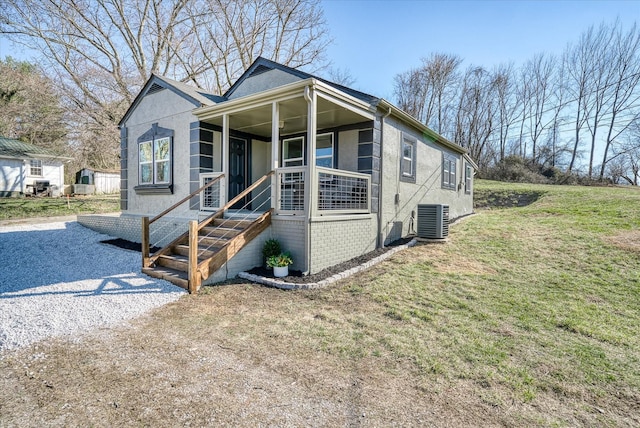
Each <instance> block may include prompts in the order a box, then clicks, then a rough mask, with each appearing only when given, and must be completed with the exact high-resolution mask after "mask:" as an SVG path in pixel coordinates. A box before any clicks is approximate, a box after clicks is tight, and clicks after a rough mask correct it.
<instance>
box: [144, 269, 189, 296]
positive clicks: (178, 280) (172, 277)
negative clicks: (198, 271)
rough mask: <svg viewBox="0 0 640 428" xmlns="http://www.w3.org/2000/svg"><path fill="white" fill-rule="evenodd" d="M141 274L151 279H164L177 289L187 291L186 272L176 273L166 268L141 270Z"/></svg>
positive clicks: (187, 280)
mask: <svg viewBox="0 0 640 428" xmlns="http://www.w3.org/2000/svg"><path fill="white" fill-rule="evenodd" d="M142 273H144V274H146V275H149V276H151V277H153V278H158V279H164V280H165V281H169V282H170V283H172V284H174V285H177V286H178V287H181V288H184V289H185V290H188V289H189V279H188V277H187V273H186V272H181V271H177V270H174V269H170V268H166V267H155V268H150V267H148V268H142Z"/></svg>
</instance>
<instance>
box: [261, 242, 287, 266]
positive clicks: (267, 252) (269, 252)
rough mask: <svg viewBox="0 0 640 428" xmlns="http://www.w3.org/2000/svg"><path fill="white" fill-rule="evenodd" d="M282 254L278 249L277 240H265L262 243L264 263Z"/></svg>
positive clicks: (278, 243)
mask: <svg viewBox="0 0 640 428" xmlns="http://www.w3.org/2000/svg"><path fill="white" fill-rule="evenodd" d="M281 252H282V249H281V248H280V242H279V241H278V240H277V239H267V240H266V241H264V245H263V246H262V256H263V257H264V261H265V263H266V262H267V260H269V257H271V256H277V255H278V254H280V253H281ZM267 267H269V265H267Z"/></svg>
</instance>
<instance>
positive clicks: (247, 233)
mask: <svg viewBox="0 0 640 428" xmlns="http://www.w3.org/2000/svg"><path fill="white" fill-rule="evenodd" d="M272 211H273V209H270V210H269V211H266V212H265V213H264V214H262V215H261V216H260V217H258V218H256V219H255V220H253V221H252V222H251V224H249V226H248V227H247V228H246V229H244V230H243V231H242V232H240V233H238V234H237V235H236V236H234V237H232V238H231V239H229V240H228V241H227V242H226V243H225V245H224V246H223V247H222V248H221V249H220V250H219V251H217V252H216V254H214V255H213V256H212V257H210V258H208V259H206V260H203V261H202V262H200V263H199V264H198V271H199V272H200V275H201V277H202V280H203V281H204V280H206V279H207V278H209V277H210V276H211V275H213V274H214V273H215V272H216V271H217V270H218V269H220V268H221V267H222V266H223V265H224V264H225V263H226V262H228V261H229V260H231V259H232V258H233V257H234V256H235V255H236V254H238V252H240V250H241V249H242V248H244V247H245V246H246V245H247V244H248V243H249V242H251V241H252V240H253V239H254V238H256V237H257V236H258V235H260V233H262V232H263V231H264V230H265V229H266V228H267V227H269V226H270V225H271V213H272Z"/></svg>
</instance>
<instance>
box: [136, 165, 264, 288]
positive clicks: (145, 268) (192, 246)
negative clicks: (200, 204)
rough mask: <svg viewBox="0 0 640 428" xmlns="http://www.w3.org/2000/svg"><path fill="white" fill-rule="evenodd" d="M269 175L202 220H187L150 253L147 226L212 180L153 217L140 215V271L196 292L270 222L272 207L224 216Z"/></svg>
mask: <svg viewBox="0 0 640 428" xmlns="http://www.w3.org/2000/svg"><path fill="white" fill-rule="evenodd" d="M271 175H273V172H270V173H269V174H267V175H265V176H264V177H262V178H261V179H259V180H257V181H256V182H254V183H253V184H252V185H251V186H249V187H248V188H247V189H246V190H245V191H243V192H242V193H240V194H239V195H238V196H236V197H235V198H233V199H232V200H231V201H229V202H228V203H227V204H226V205H225V206H224V207H222V208H221V209H220V210H218V211H217V212H216V213H215V214H212V215H211V216H209V217H207V218H206V219H204V220H203V221H201V222H199V223H198V222H197V221H195V220H193V221H191V222H190V223H189V231H188V232H186V233H184V234H182V235H180V236H179V237H178V238H176V239H174V240H173V241H172V242H171V243H170V244H168V245H167V246H165V247H163V248H162V249H160V250H159V251H157V252H156V253H155V254H153V255H150V254H149V225H150V224H151V223H153V222H154V221H156V220H157V219H158V218H160V217H161V216H163V215H165V214H167V213H168V212H170V211H171V210H172V209H174V208H175V206H177V205H179V204H180V203H182V202H184V201H186V200H188V199H190V198H191V197H194V195H195V194H197V192H199V191H202V190H203V189H204V188H206V187H208V186H210V185H211V184H213V183H209V184H207V185H206V186H203V187H202V188H201V189H198V190H197V191H196V192H194V193H192V194H191V195H190V196H188V197H187V198H185V199H184V200H183V201H181V202H179V203H178V204H176V205H175V206H174V207H172V208H170V209H169V210H166V211H165V212H163V213H162V214H160V215H158V216H156V217H154V218H153V219H151V220H149V218H148V217H145V218H143V220H142V272H143V273H145V274H147V275H149V276H152V277H154V278H160V279H164V280H167V281H169V282H171V283H173V284H175V285H177V286H179V287H182V288H184V289H186V290H189V292H190V293H195V292H197V291H198V289H199V288H200V286H201V284H202V281H204V280H205V279H207V278H209V277H210V276H211V275H213V274H214V273H215V272H216V271H217V270H218V269H220V268H221V267H222V266H223V265H224V264H225V263H226V262H228V261H229V260H230V259H231V258H232V257H233V256H235V255H236V254H237V253H238V252H239V251H240V250H241V249H242V248H243V247H244V246H245V245H247V244H248V243H249V242H251V241H252V240H253V239H254V238H255V237H256V236H258V235H259V234H260V233H261V232H262V231H264V230H265V229H266V228H267V227H268V226H269V225H270V224H271V213H272V211H273V209H269V210H268V211H266V212H264V213H260V214H259V215H258V216H257V217H254V218H247V219H237V218H225V216H224V215H225V212H226V211H227V210H228V209H229V208H230V207H231V206H233V205H234V204H235V203H236V202H238V201H240V200H242V199H243V198H244V197H245V196H246V195H248V194H249V193H250V192H251V191H252V190H253V189H255V188H256V187H258V186H259V185H260V184H262V183H263V182H264V181H265V180H267V179H268V178H270V177H271Z"/></svg>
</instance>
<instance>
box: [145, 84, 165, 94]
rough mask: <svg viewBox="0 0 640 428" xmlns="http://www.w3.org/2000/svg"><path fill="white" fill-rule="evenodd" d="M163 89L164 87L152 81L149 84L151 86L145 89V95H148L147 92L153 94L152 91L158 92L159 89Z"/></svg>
mask: <svg viewBox="0 0 640 428" xmlns="http://www.w3.org/2000/svg"><path fill="white" fill-rule="evenodd" d="M163 89H164V87H162V86H160V85H158V84H157V83H154V84H152V85H151V87H150V88H149V90H147V95H148V94H153V93H156V92H159V91H161V90H163Z"/></svg>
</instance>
